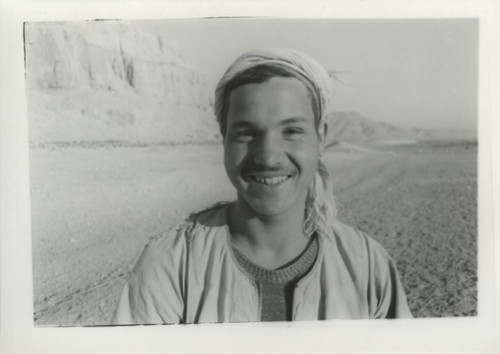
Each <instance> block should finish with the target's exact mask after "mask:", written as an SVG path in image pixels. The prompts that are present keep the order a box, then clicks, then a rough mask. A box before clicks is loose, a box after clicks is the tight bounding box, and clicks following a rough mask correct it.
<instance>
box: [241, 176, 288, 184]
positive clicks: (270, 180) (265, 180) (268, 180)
mask: <svg viewBox="0 0 500 354" xmlns="http://www.w3.org/2000/svg"><path fill="white" fill-rule="evenodd" d="M249 178H250V179H251V180H252V181H253V182H256V183H258V184H263V185H266V186H278V185H280V184H283V183H285V182H286V181H287V180H289V179H290V178H292V175H283V176H273V177H263V176H255V175H251V176H249Z"/></svg>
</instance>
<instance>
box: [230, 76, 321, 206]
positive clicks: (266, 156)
mask: <svg viewBox="0 0 500 354" xmlns="http://www.w3.org/2000/svg"><path fill="white" fill-rule="evenodd" d="M228 99H229V109H228V114H227V120H226V123H227V130H226V136H225V137H224V156H225V166H226V171H227V174H228V176H229V179H230V180H231V182H232V184H233V185H234V187H235V188H236V190H237V191H238V202H239V203H244V205H245V206H246V207H250V209H249V210H253V212H255V213H256V214H258V215H267V216H271V215H280V214H284V213H286V212H288V211H291V210H298V209H297V208H300V209H301V210H303V209H304V205H305V199H306V196H307V191H308V187H309V185H310V184H311V181H312V179H313V178H314V175H315V173H316V170H317V168H318V158H319V154H320V151H321V150H322V148H323V141H324V130H323V129H320V133H319V134H318V133H317V130H316V127H315V123H314V113H313V109H312V104H311V98H310V97H309V95H308V91H307V88H306V86H305V85H304V84H303V83H302V82H301V81H300V80H298V79H295V78H284V77H274V78H271V79H270V80H268V81H266V82H264V83H259V84H246V85H243V86H240V87H238V88H236V89H235V90H233V91H232V92H231V93H230V95H229V98H228Z"/></svg>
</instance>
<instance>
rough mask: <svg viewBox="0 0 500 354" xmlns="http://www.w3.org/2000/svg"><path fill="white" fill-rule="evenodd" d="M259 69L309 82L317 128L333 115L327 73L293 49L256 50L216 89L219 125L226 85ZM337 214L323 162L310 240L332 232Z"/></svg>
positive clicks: (309, 206)
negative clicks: (280, 71)
mask: <svg viewBox="0 0 500 354" xmlns="http://www.w3.org/2000/svg"><path fill="white" fill-rule="evenodd" d="M258 65H268V66H278V67H283V68H286V69H288V71H291V72H292V73H295V74H297V75H298V76H301V77H302V78H305V79H306V80H308V81H309V82H310V84H311V86H312V88H313V92H312V93H313V94H314V95H315V98H316V101H317V102H318V106H319V107H318V109H319V110H318V112H317V115H318V117H315V119H317V120H318V121H317V122H316V126H317V127H321V126H322V124H323V123H325V121H326V117H327V114H328V113H329V112H331V111H332V101H333V97H332V96H333V94H332V91H333V84H332V79H331V78H330V76H329V75H328V73H327V71H326V70H325V69H324V68H323V67H322V66H321V64H319V63H318V62H317V61H316V60H314V59H313V58H311V57H310V56H308V55H307V54H304V53H301V52H299V51H296V50H292V49H285V48H265V49H259V50H253V51H250V52H247V53H245V54H243V55H241V56H240V57H239V58H238V59H236V61H235V62H234V63H233V64H232V65H231V66H230V67H229V68H228V69H227V71H226V72H225V73H224V75H223V76H222V78H221V80H220V81H219V83H218V85H217V88H216V89H215V106H214V110H215V116H216V117H217V121H218V122H219V125H221V126H222V124H225V122H224V119H226V117H223V116H222V115H223V112H222V110H223V106H224V105H223V100H224V99H225V97H224V94H225V92H224V91H225V87H226V85H227V84H228V83H229V82H230V81H231V80H232V79H233V78H234V77H236V76H238V75H239V74H241V73H243V72H245V71H247V70H248V69H251V68H253V67H255V66H258ZM336 212H337V208H336V203H335V199H334V196H333V190H332V182H331V179H330V174H329V173H328V169H327V168H326V166H325V165H324V163H323V162H322V161H321V159H320V160H319V164H318V171H317V172H316V176H315V178H314V180H313V182H312V183H311V186H310V187H309V192H308V196H307V199H306V217H305V222H304V232H305V234H306V235H307V236H310V235H311V234H312V233H313V232H315V231H316V232H320V233H321V232H329V229H330V228H329V224H330V220H331V219H332V218H334V217H335V214H336Z"/></svg>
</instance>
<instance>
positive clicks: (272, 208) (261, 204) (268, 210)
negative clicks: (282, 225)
mask: <svg viewBox="0 0 500 354" xmlns="http://www.w3.org/2000/svg"><path fill="white" fill-rule="evenodd" d="M243 199H244V200H245V204H246V205H247V207H248V208H250V209H251V211H253V213H255V214H257V215H262V216H277V215H282V214H284V213H286V212H287V211H291V210H292V209H293V208H294V204H295V203H294V202H293V201H271V200H256V199H254V198H243Z"/></svg>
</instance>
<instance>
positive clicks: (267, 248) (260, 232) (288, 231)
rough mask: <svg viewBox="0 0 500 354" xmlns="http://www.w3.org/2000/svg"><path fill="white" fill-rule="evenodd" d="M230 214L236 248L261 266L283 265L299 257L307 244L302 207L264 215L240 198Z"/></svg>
mask: <svg viewBox="0 0 500 354" xmlns="http://www.w3.org/2000/svg"><path fill="white" fill-rule="evenodd" d="M229 213H230V214H229V220H230V223H229V224H230V229H231V234H232V237H233V243H234V245H235V246H236V247H237V248H238V249H239V250H240V251H242V252H243V253H244V254H245V255H247V256H248V257H249V258H250V259H253V260H254V261H256V263H258V264H259V263H260V264H261V265H264V264H263V263H265V264H267V265H269V264H270V263H276V264H278V265H281V264H280V263H282V262H286V261H289V260H290V259H293V258H294V257H296V256H297V255H298V254H300V252H302V250H303V249H304V248H305V247H306V245H307V242H308V239H307V238H306V237H305V236H304V233H303V222H304V206H303V205H298V206H297V207H296V208H292V209H291V210H288V211H286V212H285V213H283V214H278V215H261V214H258V213H256V212H255V211H254V210H253V209H252V208H251V207H250V206H249V205H248V204H247V203H246V202H245V201H242V200H241V199H238V201H237V202H236V203H235V204H233V205H232V206H231V208H230V210H229Z"/></svg>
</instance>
